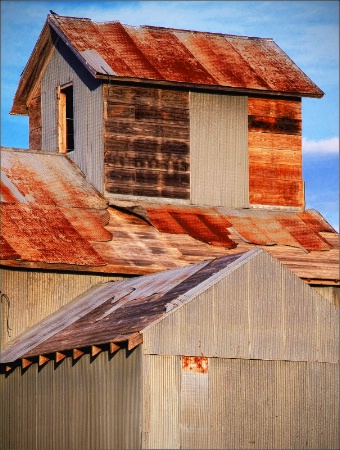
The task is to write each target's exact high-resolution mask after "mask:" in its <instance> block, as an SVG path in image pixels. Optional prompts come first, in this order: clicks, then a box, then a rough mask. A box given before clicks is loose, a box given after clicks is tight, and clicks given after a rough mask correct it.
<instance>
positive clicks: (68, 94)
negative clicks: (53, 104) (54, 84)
mask: <svg viewBox="0 0 340 450" xmlns="http://www.w3.org/2000/svg"><path fill="white" fill-rule="evenodd" d="M58 132H59V151H60V152H62V153H67V152H70V151H72V150H74V108H73V86H72V85H69V86H67V87H64V88H63V87H60V88H59V123H58Z"/></svg>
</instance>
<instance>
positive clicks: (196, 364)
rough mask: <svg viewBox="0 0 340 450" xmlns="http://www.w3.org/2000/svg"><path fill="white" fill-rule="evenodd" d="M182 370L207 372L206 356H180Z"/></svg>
mask: <svg viewBox="0 0 340 450" xmlns="http://www.w3.org/2000/svg"><path fill="white" fill-rule="evenodd" d="M182 370H183V371H185V372H196V373H208V358H206V357H205V356H182Z"/></svg>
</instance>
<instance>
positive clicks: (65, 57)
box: [41, 41, 104, 192]
mask: <svg viewBox="0 0 340 450" xmlns="http://www.w3.org/2000/svg"><path fill="white" fill-rule="evenodd" d="M69 82H72V84H73V103H74V145H75V150H74V151H72V152H69V153H68V154H67V155H68V156H69V157H70V158H71V159H72V160H73V161H74V162H75V163H76V164H77V166H78V167H79V168H80V169H81V170H82V171H83V172H84V174H85V175H86V178H87V179H88V180H89V182H90V183H92V184H93V186H94V187H95V188H97V189H98V190H99V191H100V192H103V183H104V179H103V177H104V140H103V98H102V87H101V82H100V81H98V80H95V79H94V78H93V77H92V76H91V75H90V74H89V72H87V70H86V69H85V68H84V67H83V66H82V65H81V64H80V62H78V60H76V58H75V57H74V55H73V53H72V52H71V50H69V49H68V48H66V47H65V45H64V44H62V42H61V41H58V43H57V51H55V52H54V53H53V55H52V57H51V59H50V61H49V63H48V65H47V67H46V71H45V73H44V75H43V77H42V81H41V99H42V102H41V103H42V149H43V150H45V151H51V152H56V151H58V128H57V121H58V118H57V116H58V108H57V88H58V86H61V85H64V84H65V83H69Z"/></svg>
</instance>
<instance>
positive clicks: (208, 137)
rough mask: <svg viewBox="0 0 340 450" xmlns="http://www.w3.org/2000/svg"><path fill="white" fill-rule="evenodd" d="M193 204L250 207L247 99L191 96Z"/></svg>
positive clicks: (191, 192) (191, 193)
mask: <svg viewBox="0 0 340 450" xmlns="http://www.w3.org/2000/svg"><path fill="white" fill-rule="evenodd" d="M189 104H190V166H191V174H190V175H191V180H190V182H191V187H190V201H191V203H193V204H200V205H210V206H226V207H233V208H241V207H247V206H248V203H249V188H248V185H249V170H248V116H247V114H248V113H247V111H248V110H247V108H248V106H247V97H243V96H242V97H240V96H237V97H236V96H235V97H233V96H227V95H214V94H201V93H195V92H190V97H189Z"/></svg>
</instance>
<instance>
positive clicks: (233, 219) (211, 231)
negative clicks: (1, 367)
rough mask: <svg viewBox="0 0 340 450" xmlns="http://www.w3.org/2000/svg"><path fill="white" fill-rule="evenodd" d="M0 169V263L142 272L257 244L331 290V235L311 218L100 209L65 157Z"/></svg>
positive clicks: (24, 156)
mask: <svg viewBox="0 0 340 450" xmlns="http://www.w3.org/2000/svg"><path fill="white" fill-rule="evenodd" d="M1 162H2V164H3V168H2V172H1V186H2V207H1V208H2V217H1V222H2V223H1V225H2V226H1V232H2V244H1V250H2V256H1V259H2V261H1V262H2V264H3V265H6V266H17V267H35V268H41V269H52V268H53V269H55V270H69V271H74V270H81V271H89V272H105V273H116V274H119V273H120V274H126V275H144V274H149V273H155V272H160V271H163V270H167V269H172V268H176V267H182V266H186V265H188V264H193V263H197V262H200V261H202V260H205V259H214V258H218V257H221V256H225V255H232V254H236V253H240V252H245V251H249V250H251V249H252V248H254V247H261V248H263V249H265V250H266V251H267V252H269V253H271V254H272V255H273V256H275V257H276V258H277V259H278V260H280V261H281V262H282V263H283V264H286V265H287V266H288V267H289V268H290V269H291V270H292V271H293V272H294V273H295V274H296V275H297V276H299V277H301V278H303V279H305V280H307V281H308V282H310V283H324V284H327V283H328V284H330V285H337V284H339V252H338V233H336V232H335V230H334V229H333V228H332V227H331V226H330V225H329V224H328V223H327V222H326V220H325V219H324V218H323V217H322V216H321V215H320V214H319V213H318V212H317V211H314V210H307V211H304V212H292V211H291V212H288V211H282V210H280V211H275V210H267V209H223V208H209V207H197V206H192V205H190V206H189V205H176V206H175V205H167V204H156V203H147V202H139V201H138V202H132V201H124V202H122V201H118V200H117V202H116V203H115V204H114V205H111V206H110V207H108V206H107V202H106V200H105V199H104V198H103V197H102V196H101V195H100V194H99V193H98V192H97V191H96V190H95V189H94V188H93V187H92V186H91V185H90V184H89V183H88V182H87V181H86V179H85V178H84V176H83V175H82V173H81V172H80V171H79V170H78V169H77V168H76V167H75V166H74V164H73V163H72V162H71V161H70V160H69V159H68V158H67V157H66V156H63V155H59V154H53V153H44V152H34V151H23V150H21V151H19V150H10V149H3V150H2V157H1ZM64 188H65V189H64Z"/></svg>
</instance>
